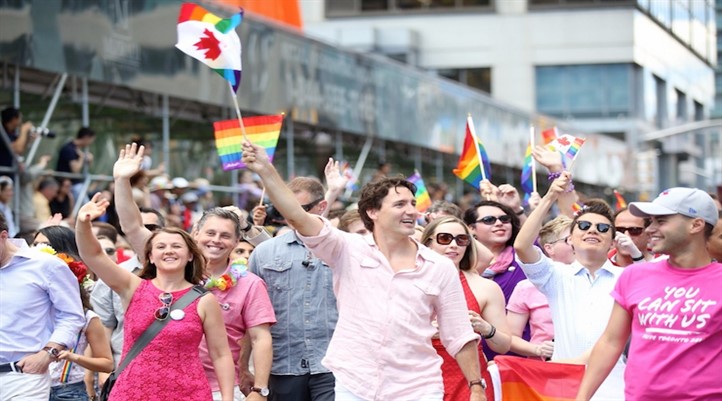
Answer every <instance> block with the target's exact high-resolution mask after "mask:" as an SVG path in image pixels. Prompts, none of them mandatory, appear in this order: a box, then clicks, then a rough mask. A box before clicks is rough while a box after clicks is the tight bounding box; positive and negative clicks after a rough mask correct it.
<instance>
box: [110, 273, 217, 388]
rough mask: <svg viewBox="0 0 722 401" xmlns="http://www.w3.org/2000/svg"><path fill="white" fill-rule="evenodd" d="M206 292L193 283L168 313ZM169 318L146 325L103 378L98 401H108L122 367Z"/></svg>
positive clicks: (183, 307) (151, 339)
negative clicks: (113, 368) (105, 378)
mask: <svg viewBox="0 0 722 401" xmlns="http://www.w3.org/2000/svg"><path fill="white" fill-rule="evenodd" d="M207 293H208V290H206V289H205V288H203V287H202V286H200V285H194V286H193V288H192V289H191V291H188V292H187V293H186V294H185V295H183V296H182V297H180V299H179V300H178V301H176V302H175V303H173V305H171V307H170V311H169V315H170V312H172V311H174V310H177V309H185V307H186V306H188V305H190V304H191V302H193V301H195V300H196V298H200V297H202V296H203V295H205V294H207ZM169 320H171V319H169V318H166V319H163V320H156V321H155V322H153V324H151V325H150V326H148V328H147V329H145V331H144V332H143V334H141V335H140V337H138V341H136V342H135V344H133V347H132V348H131V349H130V351H128V355H126V356H125V358H124V359H123V361H122V362H121V363H120V365H118V368H117V369H115V370H113V371H112V372H110V376H108V379H107V380H105V383H103V387H102V388H101V389H100V395H99V396H98V401H108V397H110V392H111V391H113V386H114V385H115V381H116V380H117V379H118V377H119V376H120V374H121V373H122V372H123V369H125V368H126V367H127V366H128V365H129V364H130V361H132V360H133V358H135V357H136V356H138V354H140V351H142V350H143V348H145V346H146V345H148V344H149V343H150V342H151V341H153V339H154V338H155V336H156V335H158V333H160V331H161V330H162V329H163V327H165V325H166V324H168V321H169Z"/></svg>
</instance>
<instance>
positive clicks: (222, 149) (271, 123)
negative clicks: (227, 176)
mask: <svg viewBox="0 0 722 401" xmlns="http://www.w3.org/2000/svg"><path fill="white" fill-rule="evenodd" d="M282 123H283V114H278V115H272V116H257V117H245V118H244V119H243V127H244V128H245V129H246V135H247V136H248V140H249V141H251V143H253V144H255V145H259V146H263V147H264V148H265V149H266V153H267V154H268V158H269V159H270V160H271V161H273V154H274V153H275V152H276V145H277V144H278V137H279V136H280V135H281V125H282ZM213 128H214V129H215V136H216V149H218V156H220V158H221V164H222V166H223V170H224V171H229V170H238V169H240V168H243V167H245V166H246V165H245V163H243V162H242V161H241V157H242V156H243V152H242V151H241V143H242V142H243V135H242V134H241V126H240V125H239V124H238V119H235V120H224V121H216V122H214V123H213Z"/></svg>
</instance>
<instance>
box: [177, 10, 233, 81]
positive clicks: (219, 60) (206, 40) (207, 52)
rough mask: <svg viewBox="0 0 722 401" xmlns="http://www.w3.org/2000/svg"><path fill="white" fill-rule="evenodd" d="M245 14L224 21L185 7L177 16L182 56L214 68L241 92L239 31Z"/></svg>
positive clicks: (207, 13) (204, 12) (178, 46)
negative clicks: (237, 29)
mask: <svg viewBox="0 0 722 401" xmlns="http://www.w3.org/2000/svg"><path fill="white" fill-rule="evenodd" d="M241 21H243V11H241V12H240V13H238V14H235V15H233V16H231V17H230V18H226V19H222V18H220V17H218V16H216V15H213V14H211V13H209V12H208V11H206V9H204V8H203V7H201V6H199V5H196V4H192V3H183V5H182V6H181V9H180V14H179V15H178V43H176V45H175V46H176V47H177V48H178V49H180V50H181V51H182V52H183V53H185V54H187V55H189V56H191V57H193V58H195V59H196V60H199V61H201V62H203V63H204V64H206V65H207V66H209V67H211V68H212V69H213V70H214V71H215V72H217V73H218V74H220V75H221V76H222V77H223V78H225V79H226V80H227V81H228V82H229V83H230V84H231V86H232V87H233V91H234V92H237V91H238V86H239V85H240V84H241V39H240V38H239V37H238V33H237V32H236V27H237V26H238V25H240V24H241Z"/></svg>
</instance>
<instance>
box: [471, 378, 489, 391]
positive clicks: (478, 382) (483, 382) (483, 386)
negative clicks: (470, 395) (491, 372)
mask: <svg viewBox="0 0 722 401" xmlns="http://www.w3.org/2000/svg"><path fill="white" fill-rule="evenodd" d="M472 386H481V389H482V390H486V380H484V379H483V378H482V379H479V380H472V381H470V382H469V388H471V387H472Z"/></svg>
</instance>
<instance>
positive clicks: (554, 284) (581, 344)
mask: <svg viewBox="0 0 722 401" xmlns="http://www.w3.org/2000/svg"><path fill="white" fill-rule="evenodd" d="M535 249H536V248H535ZM537 252H538V254H539V257H540V259H539V260H538V261H537V262H535V263H529V264H524V263H520V266H521V268H522V269H523V270H524V273H526V276H527V278H529V281H531V282H532V283H533V284H534V285H535V286H536V287H537V288H538V289H539V291H541V292H542V293H543V294H544V295H546V297H547V299H548V300H549V307H550V308H551V311H552V320H553V322H554V355H553V356H552V360H560V359H568V358H575V357H578V356H580V355H581V354H583V353H584V352H585V351H587V350H590V349H591V348H592V347H593V346H594V344H595V343H596V342H597V340H598V339H599V337H601V335H602V333H603V332H604V329H605V328H606V327H607V323H608V322H609V316H610V315H611V314H612V308H613V306H614V298H612V296H611V292H612V290H613V289H614V285H615V284H616V282H617V279H618V278H619V276H620V275H621V274H622V271H623V269H622V268H620V267H617V266H614V265H613V264H612V263H611V262H610V261H609V260H607V261H606V262H605V263H604V265H602V267H601V268H600V269H599V270H597V272H596V275H595V277H592V275H591V274H590V273H589V270H588V269H587V268H586V267H584V266H582V264H581V263H579V262H578V261H574V263H572V264H570V265H568V264H565V263H559V262H554V261H552V260H551V259H549V258H548V257H546V256H545V255H544V254H543V253H541V251H539V250H538V249H537ZM624 366H625V365H624V363H623V361H622V359H621V358H620V360H619V361H617V363H616V365H615V366H614V368H613V369H612V372H611V373H610V374H609V376H608V377H607V379H606V380H605V381H604V382H603V383H602V385H601V386H600V387H599V390H598V391H597V393H596V394H595V396H594V397H593V398H592V400H594V401H614V400H620V401H623V400H624Z"/></svg>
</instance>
